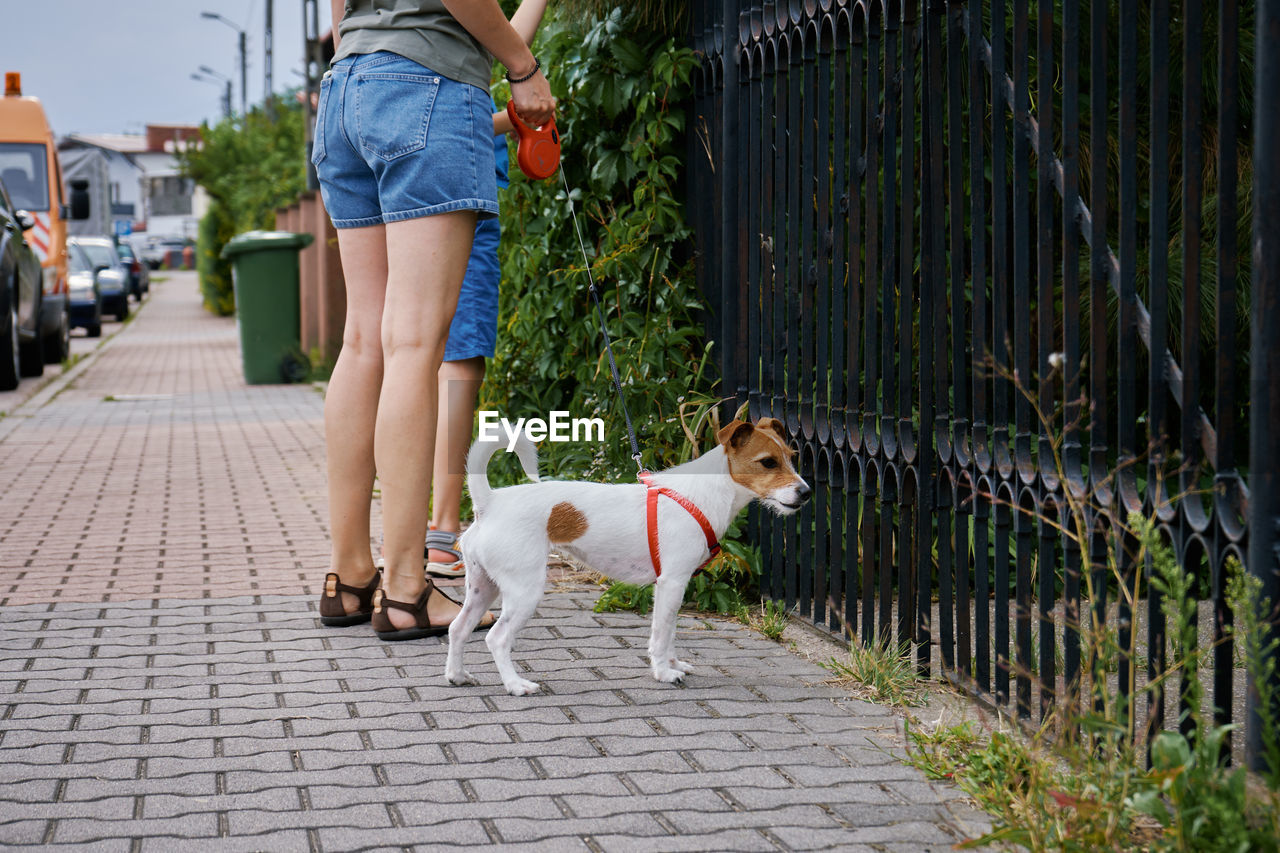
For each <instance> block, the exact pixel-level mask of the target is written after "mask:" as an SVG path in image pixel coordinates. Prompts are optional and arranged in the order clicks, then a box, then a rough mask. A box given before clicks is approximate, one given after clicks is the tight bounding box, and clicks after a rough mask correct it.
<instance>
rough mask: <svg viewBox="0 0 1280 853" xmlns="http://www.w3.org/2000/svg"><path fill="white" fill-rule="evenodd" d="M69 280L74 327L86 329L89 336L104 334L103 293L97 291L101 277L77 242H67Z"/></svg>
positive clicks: (70, 310)
mask: <svg viewBox="0 0 1280 853" xmlns="http://www.w3.org/2000/svg"><path fill="white" fill-rule="evenodd" d="M67 281H68V283H69V285H70V287H69V289H68V292H69V302H68V310H69V312H70V315H71V325H72V327H73V328H76V329H84V330H85V331H86V332H88V333H89V337H91V338H96V337H98V336H100V335H101V334H102V293H101V291H100V290H99V289H98V276H97V275H96V274H95V272H94V269H93V262H92V261H90V260H89V256H88V255H86V254H85V252H84V249H81V248H80V247H79V246H77V245H76V243H75V240H68V241H67Z"/></svg>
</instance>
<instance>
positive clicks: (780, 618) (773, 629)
mask: <svg viewBox="0 0 1280 853" xmlns="http://www.w3.org/2000/svg"><path fill="white" fill-rule="evenodd" d="M790 617H791V614H790V613H788V612H787V606H786V605H785V604H783V603H782V602H781V601H773V600H771V599H768V598H764V599H761V600H760V626H759V627H760V633H762V634H764V635H765V636H766V637H768V638H769V639H770V640H781V639H782V632H783V631H784V630H785V629H786V627H787V622H788V621H789V620H790Z"/></svg>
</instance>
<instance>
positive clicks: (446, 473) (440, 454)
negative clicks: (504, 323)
mask: <svg viewBox="0 0 1280 853" xmlns="http://www.w3.org/2000/svg"><path fill="white" fill-rule="evenodd" d="M483 381H484V357H483V356H476V357H475V358H464V359H461V360H459V361H446V362H445V363H444V364H442V365H441V366H440V416H439V418H438V421H437V427H436V430H437V434H436V459H435V478H434V487H433V489H432V495H431V523H432V524H433V525H434V526H435V528H436V529H437V530H447V531H449V532H451V533H457V532H458V530H459V529H460V528H461V526H462V519H461V518H460V505H461V503H462V480H463V475H464V473H465V471H464V469H465V466H466V459H467V446H468V445H469V444H470V443H471V425H472V422H473V421H474V420H475V413H476V397H477V395H478V394H479V393H480V383H481V382H483ZM428 559H429V560H432V561H433V562H440V563H448V562H450V561H451V560H453V559H454V558H453V557H452V555H450V554H447V553H445V552H444V551H436V550H432V551H431V552H430V554H429V555H428Z"/></svg>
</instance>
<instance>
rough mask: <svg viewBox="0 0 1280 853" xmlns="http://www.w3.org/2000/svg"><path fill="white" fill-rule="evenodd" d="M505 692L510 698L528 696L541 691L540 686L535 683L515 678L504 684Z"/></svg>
mask: <svg viewBox="0 0 1280 853" xmlns="http://www.w3.org/2000/svg"><path fill="white" fill-rule="evenodd" d="M506 688H507V692H508V693H510V694H511V695H512V696H528V695H530V694H532V693H537V692H538V691H539V690H541V689H542V685H540V684H538V682H536V681H526V680H525V679H523V678H516V679H513V680H512V681H509V682H507V684H506Z"/></svg>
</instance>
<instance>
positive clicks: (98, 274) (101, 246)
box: [67, 237, 129, 320]
mask: <svg viewBox="0 0 1280 853" xmlns="http://www.w3.org/2000/svg"><path fill="white" fill-rule="evenodd" d="M67 244H68V245H75V246H77V247H79V249H80V250H81V251H82V252H84V255H85V257H86V258H88V260H89V264H90V266H91V267H92V269H93V274H94V278H95V279H96V281H97V285H98V292H99V294H100V295H101V297H102V313H103V314H115V315H116V319H117V320H124V319H126V318H127V317H128V316H129V268H128V267H126V266H125V265H124V262H123V261H122V260H120V255H119V254H117V253H116V244H115V242H114V241H113V240H111V238H109V237H72V238H71V239H69V240H68V241H67Z"/></svg>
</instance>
